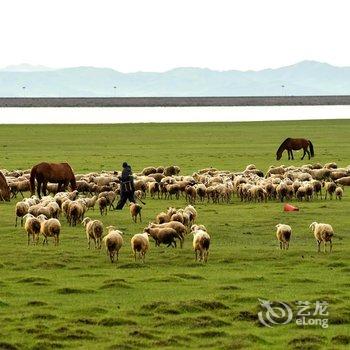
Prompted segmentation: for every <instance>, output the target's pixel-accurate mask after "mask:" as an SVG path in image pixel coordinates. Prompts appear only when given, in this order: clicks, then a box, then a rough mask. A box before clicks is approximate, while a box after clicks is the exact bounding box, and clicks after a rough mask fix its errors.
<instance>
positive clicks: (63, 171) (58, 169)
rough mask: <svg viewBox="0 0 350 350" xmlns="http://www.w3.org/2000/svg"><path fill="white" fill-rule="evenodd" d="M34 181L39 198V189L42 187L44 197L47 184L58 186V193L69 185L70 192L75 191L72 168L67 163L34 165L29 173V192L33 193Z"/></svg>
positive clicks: (75, 185)
mask: <svg viewBox="0 0 350 350" xmlns="http://www.w3.org/2000/svg"><path fill="white" fill-rule="evenodd" d="M35 180H36V182H37V184H38V189H37V191H38V196H39V198H41V195H40V189H41V185H42V186H43V188H42V189H43V193H44V195H45V196H46V186H47V183H48V182H53V183H57V184H58V192H60V191H62V190H64V189H65V188H67V186H68V184H69V183H70V185H71V188H72V190H73V191H74V190H76V188H77V184H76V182H75V176H74V173H73V170H72V168H71V167H70V165H69V164H68V163H45V162H44V163H39V164H37V165H34V166H33V168H32V170H31V172H30V191H31V193H32V195H33V194H34V192H35Z"/></svg>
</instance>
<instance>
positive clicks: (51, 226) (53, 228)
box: [38, 215, 61, 245]
mask: <svg viewBox="0 0 350 350" xmlns="http://www.w3.org/2000/svg"><path fill="white" fill-rule="evenodd" d="M38 219H39V220H40V221H41V226H40V232H41V234H42V235H43V236H44V241H43V244H45V243H46V244H48V240H47V238H48V237H53V238H54V244H55V245H58V243H59V236H60V231H61V223H60V222H59V221H58V220H57V219H54V218H51V219H48V220H45V218H44V217H43V216H42V215H40V216H39V217H38Z"/></svg>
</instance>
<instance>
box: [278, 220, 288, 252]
mask: <svg viewBox="0 0 350 350" xmlns="http://www.w3.org/2000/svg"><path fill="white" fill-rule="evenodd" d="M276 228H277V231H276V237H277V239H278V241H279V244H280V249H286V250H287V249H288V248H289V242H290V238H291V236H292V228H291V227H290V226H289V225H285V224H278V225H276Z"/></svg>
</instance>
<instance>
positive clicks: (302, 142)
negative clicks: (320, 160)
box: [276, 137, 315, 160]
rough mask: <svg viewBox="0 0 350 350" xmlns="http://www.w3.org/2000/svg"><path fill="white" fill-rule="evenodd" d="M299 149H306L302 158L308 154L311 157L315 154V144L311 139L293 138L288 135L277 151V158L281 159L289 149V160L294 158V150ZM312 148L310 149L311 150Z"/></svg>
mask: <svg viewBox="0 0 350 350" xmlns="http://www.w3.org/2000/svg"><path fill="white" fill-rule="evenodd" d="M299 149H303V150H304V154H303V156H302V157H301V159H304V157H305V155H306V154H307V155H308V157H309V159H310V158H311V157H313V156H314V155H315V153H314V146H313V144H312V142H311V141H310V140H306V139H292V138H290V137H288V138H287V139H285V140H284V141H283V142H282V144H281V146H279V148H278V150H277V152H276V159H277V160H280V159H281V157H282V153H283V152H284V151H285V150H287V151H288V160H289V159H294V157H293V151H297V150H299ZM309 149H310V151H309Z"/></svg>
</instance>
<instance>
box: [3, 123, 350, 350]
mask: <svg viewBox="0 0 350 350" xmlns="http://www.w3.org/2000/svg"><path fill="white" fill-rule="evenodd" d="M349 135H350V120H331V121H326V120H324V121H293V122H289V121H288V122H260V123H206V124H137V125H132V124H129V125H128V124H125V125H75V126H73V125H71V126H66V125H60V126H57V125H41V126H36V125H18V126H13V125H11V126H10V125H0V149H1V151H2V152H1V155H2V156H1V164H0V168H2V169H4V168H6V169H8V170H10V169H11V170H12V169H27V168H30V167H31V166H32V165H34V164H36V163H38V162H41V161H50V162H56V161H57V162H59V161H60V162H61V161H68V162H69V163H70V164H71V166H72V167H73V168H74V170H75V171H76V172H89V171H100V170H111V169H114V170H119V169H120V168H121V164H122V162H123V161H128V162H129V163H130V164H131V165H132V168H133V170H134V171H135V172H138V171H140V170H142V168H144V167H145V166H150V165H171V164H175V165H178V166H180V167H181V173H180V174H186V175H187V174H192V173H193V172H194V171H196V170H198V169H200V168H204V167H209V166H212V167H216V168H219V169H223V170H233V171H240V170H243V169H244V168H245V167H246V165H247V164H251V163H253V164H255V165H256V166H257V167H258V168H260V169H261V170H263V171H264V172H265V171H266V169H267V168H268V167H269V166H270V165H279V164H293V165H302V164H306V163H308V162H309V161H308V160H304V161H301V160H300V157H301V153H300V152H299V153H295V158H296V160H294V161H288V160H287V154H284V155H283V157H282V159H281V161H279V162H276V160H275V152H276V150H277V148H278V146H279V145H280V143H281V142H282V141H283V140H284V139H285V138H286V137H305V138H308V139H310V140H312V142H313V144H314V147H315V158H314V159H313V160H312V161H313V162H320V163H326V162H331V161H335V162H337V163H338V165H339V166H347V165H349V164H350V142H349ZM28 195H29V194H28ZM16 200H20V195H18V197H17V199H13V200H12V201H11V203H0V237H1V241H0V321H1V327H0V349H51V348H74V349H96V348H99V349H125V350H127V349H130V350H131V349H141V348H146V349H155V348H157V349H183V348H187V349H198V348H207V349H281V348H287V349H346V348H348V346H349V343H350V336H349V322H350V304H349V299H350V291H349V289H350V265H349V261H350V259H349V256H350V239H349V224H350V216H349V213H350V192H349V191H348V189H347V188H346V189H345V195H344V197H343V200H342V201H336V200H332V201H330V200H327V201H325V200H317V199H315V200H314V201H312V202H302V203H295V204H296V205H298V206H299V208H300V211H299V212H291V213H285V212H283V210H282V207H283V205H282V204H281V203H278V202H268V203H256V204H255V203H241V202H239V201H238V199H237V198H236V197H234V198H233V201H232V203H231V204H207V203H203V204H199V203H198V204H197V205H196V208H197V211H198V223H203V224H205V225H206V226H207V228H208V232H209V234H210V235H211V237H212V245H211V249H210V254H209V260H208V263H207V264H206V265H204V264H201V263H195V262H194V254H193V251H192V246H191V238H192V237H186V241H185V245H184V248H183V249H180V248H177V249H173V248H166V247H164V246H161V247H157V248H156V247H154V244H153V242H152V243H151V249H150V251H149V252H148V254H147V255H146V263H145V264H142V263H141V262H136V263H135V262H134V261H133V257H132V255H131V249H130V238H131V236H132V235H133V234H135V233H139V232H142V229H143V227H145V226H146V225H147V223H148V222H149V221H151V220H153V219H154V218H155V216H156V214H157V213H159V212H160V211H163V210H165V209H166V208H167V207H168V206H170V205H172V206H175V207H177V208H179V207H184V206H185V205H186V202H185V200H184V199H180V200H178V201H177V200H172V201H170V200H169V201H166V200H158V199H154V200H152V199H150V198H147V199H146V202H147V204H146V206H144V208H143V213H142V214H143V223H137V224H135V223H133V222H132V221H131V218H130V216H129V211H128V209H127V208H124V210H123V211H121V212H119V211H118V212H112V211H110V212H108V215H107V216H105V217H103V218H102V221H103V222H104V224H105V226H108V225H111V224H113V225H116V226H117V227H118V228H119V229H120V230H122V231H123V232H124V233H125V234H124V246H123V247H122V250H121V254H120V257H119V262H118V263H115V264H111V263H110V262H109V259H108V257H107V256H106V254H105V252H104V251H103V250H102V251H96V250H95V249H91V250H88V249H87V242H86V237H85V232H84V229H83V227H82V226H77V227H73V228H71V227H69V226H68V225H67V224H66V222H65V220H64V219H63V218H62V220H61V222H62V223H63V226H62V231H61V241H60V245H59V246H58V247H55V246H53V244H52V240H50V241H49V245H48V246H42V245H41V244H40V245H38V246H27V237H26V234H25V233H24V229H23V228H21V227H17V228H15V227H14V221H15V216H14V205H15V202H16ZM87 215H88V216H90V217H94V218H100V215H99V213H98V210H95V211H94V212H92V211H91V212H88V214H87ZM312 221H319V222H327V223H330V224H331V225H332V226H333V228H334V230H335V233H336V236H335V239H334V243H333V250H334V251H333V253H332V254H329V253H327V254H324V253H323V252H322V253H320V254H318V253H317V252H316V243H315V240H314V238H313V235H312V233H311V231H310V230H309V228H308V227H309V225H310V223H311V222H312ZM277 223H286V224H289V225H291V226H292V228H293V236H292V239H291V244H290V250H288V251H280V250H279V249H278V244H277V241H276V238H275V225H276V224H277ZM258 298H261V299H267V300H276V301H284V302H287V303H289V304H290V305H291V306H292V307H293V308H294V310H295V302H296V301H298V300H301V301H310V302H312V303H314V302H315V301H317V300H320V301H327V302H328V303H329V308H328V311H329V316H328V319H329V327H328V328H324V329H323V328H321V327H320V326H297V325H296V324H295V322H294V321H293V322H291V323H290V324H288V325H276V326H274V327H272V328H267V327H263V326H261V324H260V323H259V322H258V319H257V313H258V311H259V310H260V308H259V301H258Z"/></svg>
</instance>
